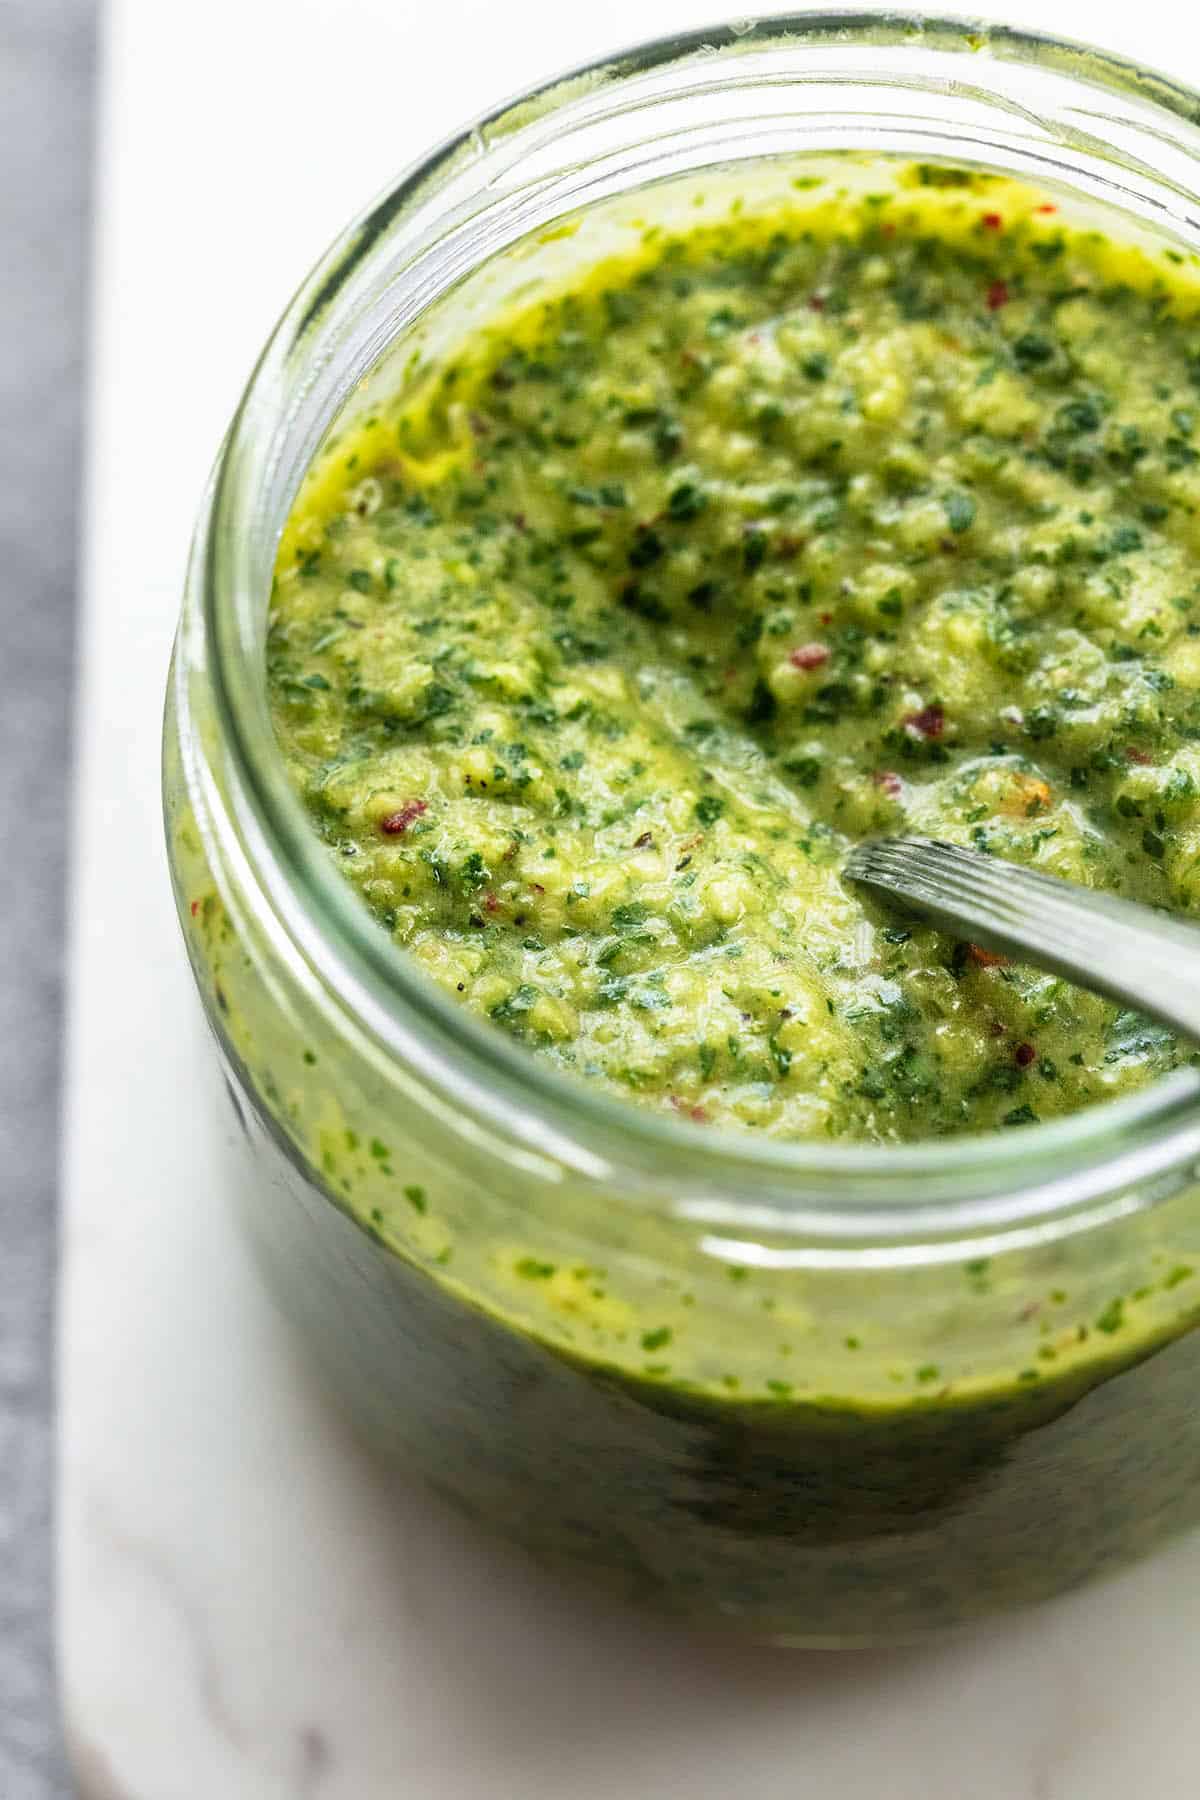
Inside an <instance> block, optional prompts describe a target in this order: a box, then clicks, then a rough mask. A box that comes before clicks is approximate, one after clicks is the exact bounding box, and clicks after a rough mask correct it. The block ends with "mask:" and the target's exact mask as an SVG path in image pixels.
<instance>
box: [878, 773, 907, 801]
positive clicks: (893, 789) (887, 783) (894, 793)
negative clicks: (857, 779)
mask: <svg viewBox="0 0 1200 1800" xmlns="http://www.w3.org/2000/svg"><path fill="white" fill-rule="evenodd" d="M871 780H872V781H873V782H874V783H875V786H876V787H877V788H879V789H880V790H881V791H882V792H883V793H885V794H886V795H887V796H888V798H889V799H890V800H895V799H897V798H898V797H899V795H900V794H902V793H903V792H904V783H903V782H902V781H901V779H900V777H899V776H898V775H897V773H896V771H895V770H894V769H875V770H874V771H873V772H872V775H871Z"/></svg>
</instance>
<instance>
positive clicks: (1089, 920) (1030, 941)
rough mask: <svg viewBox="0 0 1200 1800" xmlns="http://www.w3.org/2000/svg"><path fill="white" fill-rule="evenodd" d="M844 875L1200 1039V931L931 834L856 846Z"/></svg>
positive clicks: (969, 936)
mask: <svg viewBox="0 0 1200 1800" xmlns="http://www.w3.org/2000/svg"><path fill="white" fill-rule="evenodd" d="M845 873H846V877H847V879H848V880H850V881H853V882H856V883H857V884H858V885H859V886H860V887H865V888H868V889H870V891H871V892H872V893H874V894H876V895H878V896H880V897H881V898H883V899H886V900H891V901H900V902H902V903H903V905H904V907H905V909H906V910H907V911H909V912H911V913H916V914H917V915H918V917H920V918H924V919H929V920H931V921H932V923H933V924H935V925H940V926H941V927H942V928H943V929H944V930H946V931H949V932H952V933H953V934H954V935H955V936H956V937H960V938H967V939H969V941H970V942H971V943H973V944H978V945H979V946H980V947H981V948H982V949H984V950H991V951H995V952H998V953H999V954H1000V955H1002V956H1011V957H1012V958H1014V960H1016V961H1018V962H1028V963H1033V964H1034V965H1035V966H1036V967H1038V968H1041V969H1050V970H1051V971H1052V972H1053V973H1054V974H1055V975H1065V976H1066V978H1067V980H1068V981H1074V982H1076V983H1078V985H1079V986H1080V987H1084V988H1089V989H1091V991H1092V992H1093V993H1097V994H1105V995H1107V996H1108V998H1109V999H1110V1000H1118V1001H1120V1002H1121V1003H1122V1004H1123V1005H1125V1006H1130V1007H1133V1008H1134V1009H1135V1010H1136V1011H1137V1012H1140V1013H1145V1014H1147V1015H1148V1016H1149V1017H1150V1018H1152V1019H1158V1020H1159V1021H1160V1022H1161V1023H1162V1024H1164V1025H1169V1026H1170V1027H1171V1028H1172V1030H1174V1031H1179V1032H1182V1033H1183V1035H1184V1036H1185V1037H1189V1038H1198V1039H1200V925H1193V924H1190V923H1188V922H1187V921H1186V920H1184V919H1180V918H1177V917H1174V916H1172V915H1170V914H1167V913H1161V912H1156V911H1155V909H1154V908H1153V907H1150V906H1142V905H1139V904H1137V903H1136V902H1134V901H1130V900H1116V899H1114V898H1113V897H1112V895H1111V894H1097V893H1094V892H1093V891H1092V889H1091V888H1085V887H1079V886H1078V885H1077V884H1076V883H1075V882H1073V881H1060V880H1059V879H1058V878H1057V877H1056V876H1053V875H1039V874H1036V873H1035V872H1034V871H1033V870H1032V869H1023V868H1020V867H1018V866H1017V864H1015V863H1010V862H1003V861H1001V860H1000V859H999V858H998V857H995V856H985V855H983V854H982V853H981V852H980V851H978V850H964V849H962V848H960V846H959V845H957V844H944V843H941V842H939V841H936V840H934V839H932V838H920V837H897V838H877V839H875V840H873V841H870V842H867V843H863V844H858V845H856V847H855V848H854V849H853V850H852V851H851V852H850V855H849V857H848V859H847V862H846V869H845Z"/></svg>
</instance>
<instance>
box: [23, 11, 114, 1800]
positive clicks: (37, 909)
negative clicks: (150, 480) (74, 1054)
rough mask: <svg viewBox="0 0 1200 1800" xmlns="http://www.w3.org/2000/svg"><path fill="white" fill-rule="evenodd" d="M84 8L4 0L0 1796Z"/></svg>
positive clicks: (42, 1631) (47, 1645) (46, 1449)
mask: <svg viewBox="0 0 1200 1800" xmlns="http://www.w3.org/2000/svg"><path fill="white" fill-rule="evenodd" d="M95 13H96V8H95V5H94V4H93V0H0V121H3V123H2V125H0V246H2V258H3V260H2V273H0V1796H2V1797H3V1800H50V1797H51V1796H55V1797H57V1796H65V1795H67V1794H68V1793H69V1792H70V1784H69V1782H68V1781H67V1779H66V1776H65V1774H64V1771H63V1763H62V1756H61V1751H60V1748H59V1743H58V1726H57V1714H56V1707H55V1701H54V1691H53V1645H52V1633H51V1592H50V1589H51V1565H52V1552H51V1532H50V1520H51V1474H52V1466H53V1426H52V1410H51V1408H52V1319H53V1281H54V1265H55V1210H56V1191H55V1188H56V1183H55V1174H56V1168H55V1165H56V1158H57V1150H58V1075H59V1035H60V1028H61V1020H62V930H63V921H64V915H65V910H66V909H65V892H64V890H65V879H66V867H67V859H68V854H69V849H70V845H69V842H68V836H69V828H70V791H69V782H70V708H71V697H72V693H71V689H72V646H73V636H74V614H75V577H76V545H77V539H78V494H79V462H80V458H79V430H80V418H81V411H82V397H81V389H82V379H81V376H82V342H83V330H84V318H85V312H86V299H87V290H86V266H87V248H88V228H87V212H88V201H89V197H90V194H89V190H90V178H91V164H92V89H93V72H94V65H95V34H96V18H95Z"/></svg>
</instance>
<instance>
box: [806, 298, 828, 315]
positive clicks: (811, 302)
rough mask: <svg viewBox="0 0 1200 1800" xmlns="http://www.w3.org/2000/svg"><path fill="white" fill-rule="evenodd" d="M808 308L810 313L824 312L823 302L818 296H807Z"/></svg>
mask: <svg viewBox="0 0 1200 1800" xmlns="http://www.w3.org/2000/svg"><path fill="white" fill-rule="evenodd" d="M808 306H809V311H810V312H824V311H825V301H824V299H823V298H822V297H821V295H820V294H810V295H809V296H808Z"/></svg>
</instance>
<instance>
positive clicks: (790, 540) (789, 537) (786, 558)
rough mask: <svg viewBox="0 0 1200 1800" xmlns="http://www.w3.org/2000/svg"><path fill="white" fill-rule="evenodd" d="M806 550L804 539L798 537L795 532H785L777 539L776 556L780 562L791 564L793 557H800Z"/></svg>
mask: <svg viewBox="0 0 1200 1800" xmlns="http://www.w3.org/2000/svg"><path fill="white" fill-rule="evenodd" d="M803 548H804V539H803V538H802V537H796V535H795V534H794V533H793V532H790V531H784V532H781V533H780V535H779V536H778V537H777V538H776V539H775V554H776V556H777V557H778V558H779V560H780V562H791V560H792V558H793V556H799V554H800V552H801V550H803Z"/></svg>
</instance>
